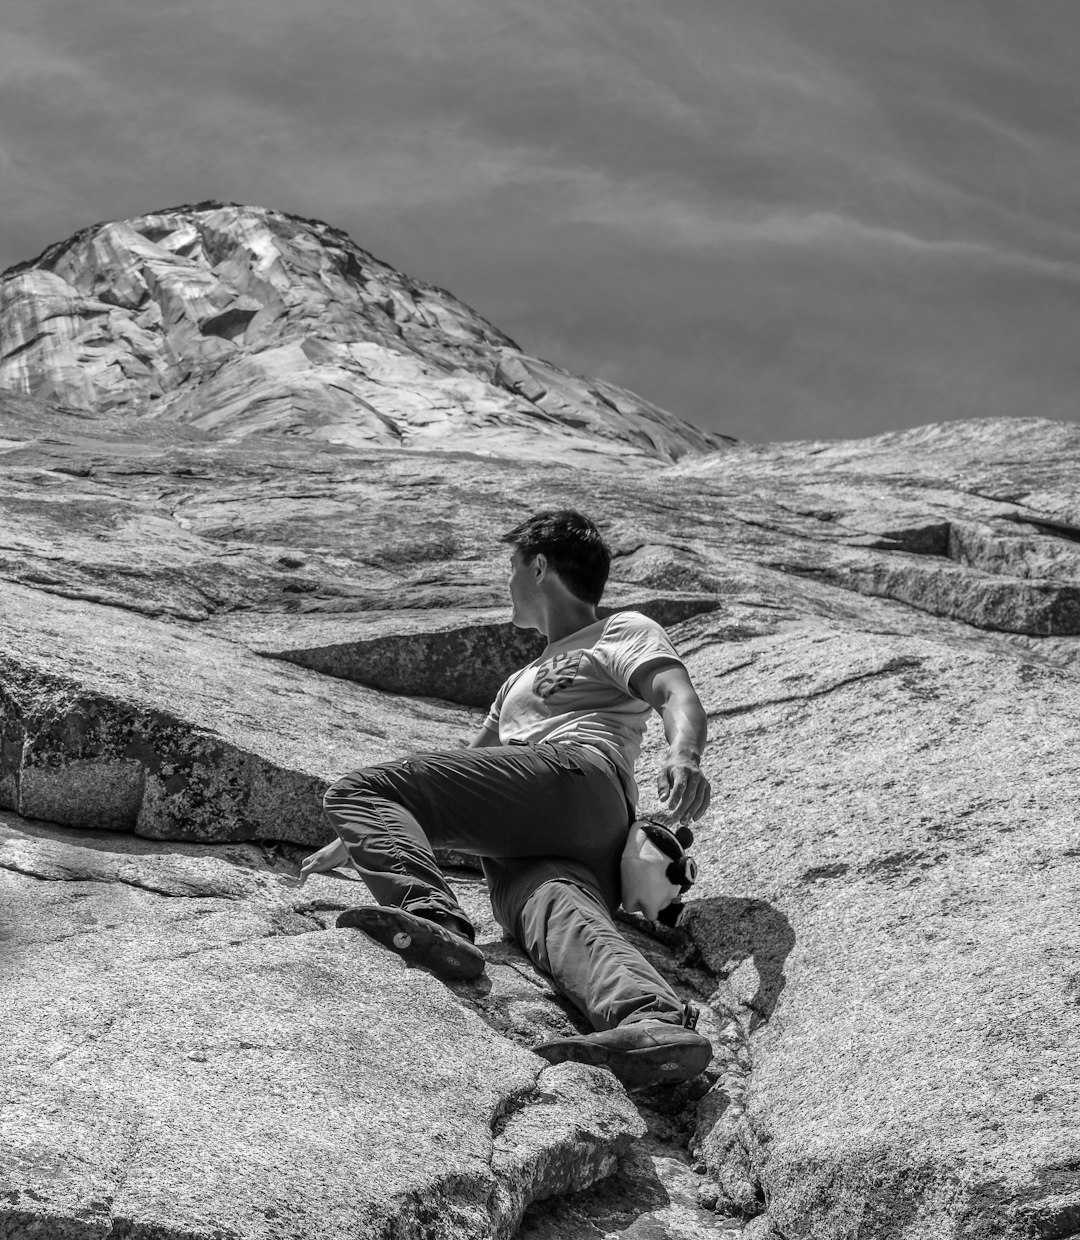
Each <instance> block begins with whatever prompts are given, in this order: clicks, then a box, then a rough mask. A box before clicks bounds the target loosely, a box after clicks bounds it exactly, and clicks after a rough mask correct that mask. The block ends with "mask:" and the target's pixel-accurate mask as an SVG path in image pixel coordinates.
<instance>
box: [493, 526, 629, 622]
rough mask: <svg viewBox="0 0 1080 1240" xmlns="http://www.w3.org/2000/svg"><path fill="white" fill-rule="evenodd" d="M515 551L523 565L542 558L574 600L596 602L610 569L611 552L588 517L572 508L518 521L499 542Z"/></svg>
mask: <svg viewBox="0 0 1080 1240" xmlns="http://www.w3.org/2000/svg"><path fill="white" fill-rule="evenodd" d="M500 541H502V542H504V543H509V544H510V545H511V546H512V547H514V548H516V551H517V558H518V559H519V560H520V562H521V563H522V564H524V565H529V564H532V563H533V562H534V561H536V559H537V556H542V557H543V558H544V561H545V562H546V565H547V568H548V569H549V570H551V571H554V573H555V574H556V575H557V576H558V578H559V580H560V581H561V582H562V584H563V585H564V586H565V587H566V588H567V590H569V591H570V593H571V594H572V595H573V596H574V597H575V598H577V599H580V600H581V601H582V602H584V603H589V604H590V605H592V606H595V605H596V604H597V603H599V602H600V596H601V595H602V594H603V593H604V586H605V585H606V584H607V578H608V570H609V569H610V567H611V552H610V550H609V549H608V546H607V544H606V543H605V542H604V540H603V538H602V537H601V536H600V531H599V530H598V529H597V528H596V526H595V524H594V523H593V522H592V521H590V520H589V518H588V517H586V516H583V515H582V514H581V513H580V512H575V511H574V510H573V509H572V508H551V509H546V510H545V511H544V512H538V513H536V514H535V516H532V517H530V518H529V519H528V520H527V521H522V523H521V524H520V525H518V526H515V527H514V529H512V530H510V532H509V533H507V534H504V535H503V536H502V539H501V540H500Z"/></svg>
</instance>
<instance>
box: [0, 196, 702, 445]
mask: <svg viewBox="0 0 1080 1240" xmlns="http://www.w3.org/2000/svg"><path fill="white" fill-rule="evenodd" d="M0 340H2V341H3V346H2V352H0V386H3V387H9V388H12V389H14V390H17V391H23V392H27V393H29V394H31V395H35V396H41V397H45V398H48V399H50V400H55V401H58V402H60V403H62V404H64V405H66V406H68V407H70V408H73V409H92V410H102V409H111V408H115V409H118V410H123V411H125V412H126V413H128V414H131V415H136V416H140V417H146V418H160V419H164V420H168V421H175V422H180V423H183V424H185V425H190V426H195V427H199V428H200V429H203V430H208V431H223V432H225V433H226V434H228V435H229V436H231V437H239V436H246V435H251V434H257V433H265V432H272V433H277V434H289V435H297V436H303V437H313V438H316V439H322V440H326V441H328V442H330V443H340V444H348V445H350V446H353V447H364V448H366V447H373V446H380V447H387V446H389V447H401V446H408V445H412V446H416V447H420V446H424V447H432V448H448V449H455V450H460V449H462V448H466V449H472V450H474V451H485V452H488V453H492V452H494V453H501V454H506V453H510V454H512V455H516V456H519V457H520V456H523V455H528V456H533V455H535V456H540V457H549V456H556V457H561V458H564V459H565V458H567V457H568V456H569V457H571V458H573V457H575V456H580V457H581V458H582V459H585V460H592V459H595V458H597V456H599V457H600V458H601V459H605V458H606V459H608V460H609V461H611V462H613V463H615V462H618V461H620V460H626V459H635V458H642V457H644V458H648V459H652V460H662V461H670V460H675V459H677V458H679V457H681V456H683V455H685V454H686V453H687V452H692V451H701V450H702V449H705V448H708V447H718V446H719V445H720V443H721V442H722V440H721V438H719V437H717V436H713V435H709V434H706V433H705V432H702V431H698V430H696V429H695V428H694V427H691V426H689V425H687V424H685V423H681V422H679V421H678V420H677V419H675V418H673V417H671V416H670V414H666V413H664V412H663V410H661V409H658V408H657V407H656V406H655V405H650V404H649V403H648V402H647V401H643V400H641V399H640V398H639V397H637V396H634V395H633V393H631V392H627V391H624V390H623V389H621V388H617V387H614V386H612V385H611V384H607V383H601V382H599V381H596V380H587V379H582V378H580V377H578V376H576V375H572V374H569V373H568V372H567V371H563V370H560V369H559V368H558V367H557V366H552V365H551V364H550V363H548V362H544V361H541V360H540V359H539V358H535V357H529V356H528V355H527V354H524V353H522V352H521V350H520V349H519V348H518V347H517V346H516V345H515V344H514V342H513V341H512V340H510V339H509V338H508V337H507V336H505V335H503V333H502V332H500V331H498V330H497V329H496V328H494V327H492V326H491V324H489V323H486V322H485V321H484V320H483V319H482V318H480V317H479V315H477V314H475V313H474V312H473V311H471V310H470V309H469V308H468V307H467V306H465V305H463V304H462V303H461V302H459V301H458V300H457V299H456V298H455V297H452V296H451V295H450V294H449V293H447V292H445V291H444V290H442V289H438V288H433V287H432V286H431V285H427V284H423V283H421V282H420V281H417V280H412V279H409V277H407V276H403V275H401V274H400V273H399V272H397V271H395V270H394V269H393V268H392V267H388V266H387V265H386V264H385V263H381V262H379V261H378V259H376V258H374V257H373V256H372V255H370V254H368V253H366V252H365V251H363V250H361V249H359V248H358V247H357V246H356V245H355V244H354V243H353V242H352V241H351V240H350V238H349V237H347V236H346V235H345V234H344V233H341V232H339V231H337V230H336V229H333V228H330V227H329V226H328V225H326V224H323V223H320V222H319V221H318V220H301V219H297V218H296V217H294V216H289V215H283V214H282V213H281V212H279V211H266V210H263V209H261V208H257V207H238V206H235V205H232V204H228V203H219V202H211V203H201V204H199V205H198V206H193V207H177V208H173V209H171V210H167V211H160V212H155V213H153V214H151V215H145V216H142V217H140V218H139V219H135V220H125V221H122V222H119V223H112V224H101V225H97V226H95V227H93V228H89V229H87V230H85V231H84V232H82V233H79V234H78V235H77V236H75V237H72V238H70V239H69V240H68V241H65V242H62V243H61V244H59V245H55V246H51V247H50V248H49V249H48V250H46V251H45V253H44V254H42V255H41V256H40V257H39V258H37V259H35V260H34V261H33V262H30V263H25V264H21V265H20V266H17V267H15V268H13V269H11V270H10V271H8V272H7V273H6V274H5V275H4V277H3V280H2V282H0Z"/></svg>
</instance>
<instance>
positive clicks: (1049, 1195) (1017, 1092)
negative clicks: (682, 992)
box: [690, 630, 1080, 1240]
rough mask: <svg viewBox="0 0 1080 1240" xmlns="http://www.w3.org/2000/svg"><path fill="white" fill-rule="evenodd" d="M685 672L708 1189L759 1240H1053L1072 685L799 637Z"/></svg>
mask: <svg viewBox="0 0 1080 1240" xmlns="http://www.w3.org/2000/svg"><path fill="white" fill-rule="evenodd" d="M717 662H718V663H719V660H718V661H717ZM691 666H692V668H693V670H694V671H695V673H696V677H697V679H698V680H699V681H700V682H701V683H703V684H704V685H705V686H706V690H707V691H708V690H709V689H710V688H711V687H712V686H715V689H713V692H712V693H710V697H711V704H712V707H713V709H714V712H715V724H714V738H715V739H714V744H715V746H716V750H717V754H718V755H720V754H722V755H723V758H722V766H723V771H722V774H719V773H718V776H719V777H718V779H717V784H716V789H715V799H714V810H713V812H712V814H711V815H710V818H709V825H708V826H707V827H706V828H705V829H702V830H699V832H698V839H697V843H696V845H695V852H696V855H697V857H698V861H699V865H701V867H702V878H701V879H700V881H699V884H698V888H697V893H698V895H697V900H696V902H695V903H694V905H693V914H692V916H693V920H692V924H691V927H690V932H691V934H692V936H693V938H694V940H695V942H696V943H697V945H698V947H699V948H700V950H701V952H702V955H703V958H704V961H705V963H706V964H707V965H708V966H709V967H710V968H711V969H712V970H713V971H714V972H715V973H716V974H718V975H719V976H720V977H721V978H723V979H726V985H727V986H728V987H730V988H731V990H732V991H733V992H734V995H735V998H736V999H737V1000H738V1002H739V1003H740V1004H741V1005H743V1006H742V1011H743V1015H742V1017H741V1020H740V1021H738V1022H734V1023H733V1024H732V1025H731V1026H730V1027H729V1029H728V1045H729V1047H730V1051H731V1064H732V1067H731V1070H730V1071H729V1073H728V1078H727V1079H726V1080H724V1081H722V1082H721V1083H720V1085H719V1086H718V1087H717V1089H716V1090H715V1091H714V1093H713V1095H712V1096H711V1098H710V1099H709V1100H708V1101H707V1105H706V1106H705V1107H704V1108H703V1111H702V1115H701V1118H700V1121H699V1123H700V1128H701V1135H702V1149H703V1155H704V1157H705V1159H706V1161H707V1162H708V1163H709V1165H710V1169H711V1170H712V1171H713V1173H714V1174H715V1176H716V1178H717V1180H718V1181H719V1183H720V1185H721V1186H722V1188H723V1192H724V1194H725V1195H726V1196H727V1198H728V1199H729V1200H730V1201H731V1202H732V1203H733V1204H734V1203H738V1204H741V1205H742V1206H743V1207H744V1208H750V1209H754V1208H761V1207H763V1206H765V1207H767V1214H768V1219H769V1220H770V1223H771V1224H772V1225H773V1226H775V1228H776V1229H777V1233H778V1234H780V1235H785V1236H790V1235H802V1234H810V1235H814V1236H820V1237H837V1238H839V1237H841V1236H852V1235H858V1236H881V1237H892V1236H903V1237H908V1236H910V1237H916V1236H918V1237H922V1236H930V1235H935V1236H936V1235H951V1236H959V1237H965V1238H966V1240H967V1238H974V1237H980V1238H981V1237H986V1238H987V1240H989V1238H990V1237H997V1236H1013V1235H1015V1236H1026V1235H1045V1236H1055V1235H1067V1234H1071V1232H1072V1231H1074V1230H1075V1229H1076V1228H1075V1222H1076V1218H1077V1212H1078V1211H1080V1180H1078V1179H1077V1175H1076V1166H1077V1150H1078V1148H1080V1147H1078V1143H1080V1128H1078V1126H1077V1121H1076V1112H1075V1099H1076V1092H1075V1091H1076V1081H1077V1079H1078V1074H1080V1051H1078V1047H1080V1040H1078V1034H1080V1008H1078V1006H1077V1003H1076V995H1075V991H1076V981H1075V977H1074V973H1075V968H1074V962H1075V957H1074V955H1073V950H1074V949H1073V947H1072V946H1071V944H1072V941H1073V934H1074V931H1073V929H1072V924H1073V921H1074V916H1073V913H1072V912H1070V910H1075V908H1076V907H1078V906H1080V904H1078V902H1080V850H1078V849H1077V845H1076V809H1075V790H1076V787H1077V785H1078V781H1080V762H1078V759H1077V757H1076V754H1077V752H1080V750H1078V749H1077V743H1078V741H1080V724H1078V720H1080V682H1077V681H1076V680H1075V679H1073V678H1070V677H1062V676H1061V674H1060V673H1058V672H1056V671H1054V670H1052V669H1045V668H1034V667H1031V666H1026V665H1025V666H1019V667H1018V666H1016V665H1015V663H1013V662H1012V661H1011V660H1009V659H1007V658H1002V657H999V656H997V655H996V654H995V655H990V654H984V653H977V654H975V653H972V654H970V655H966V656H958V654H957V652H956V651H955V650H951V649H949V648H948V647H945V646H942V645H940V644H937V643H932V642H926V641H923V640H919V639H900V640H897V639H893V640H891V641H888V642H885V641H882V639H880V638H874V637H868V636H867V637H861V638H860V637H856V636H855V635H853V634H851V633H850V632H846V633H845V632H832V633H829V632H828V631H816V632H815V631H812V630H811V631H804V632H803V633H791V634H789V635H787V636H785V637H783V638H780V637H777V638H757V639H752V640H751V641H749V642H747V643H745V644H744V646H743V647H742V648H741V649H740V650H739V651H738V653H736V652H735V651H734V650H732V651H730V653H729V654H728V656H727V662H726V664H723V663H719V666H715V665H714V667H712V668H710V666H709V664H708V663H707V662H705V661H703V660H702V657H701V656H700V655H698V656H694V657H692V659H691ZM721 686H722V687H723V701H722V703H717V698H716V691H715V690H716V689H719V688H720V687H721ZM779 689H783V690H784V691H783V692H778V690H779ZM718 760H719V758H718ZM736 1010H738V1009H736ZM740 1026H741V1029H740ZM740 1057H741V1069H740Z"/></svg>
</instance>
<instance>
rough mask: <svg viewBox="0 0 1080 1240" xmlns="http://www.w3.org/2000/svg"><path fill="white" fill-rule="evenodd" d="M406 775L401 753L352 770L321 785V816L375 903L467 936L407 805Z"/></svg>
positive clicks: (468, 928)
mask: <svg viewBox="0 0 1080 1240" xmlns="http://www.w3.org/2000/svg"><path fill="white" fill-rule="evenodd" d="M410 775H411V770H410V767H409V760H408V759H407V758H406V759H404V760H403V761H401V762H397V763H383V764H382V765H380V766H373V767H365V768H363V769H362V770H359V771H353V772H352V773H351V774H349V775H345V776H344V777H343V778H341V779H339V780H337V782H336V783H334V784H332V785H331V786H330V788H329V789H328V790H327V792H326V795H325V797H324V798H323V807H324V809H325V810H326V816H327V818H328V819H329V820H330V825H331V826H332V827H333V829H334V831H335V832H336V834H337V836H338V839H339V840H340V841H341V843H342V844H343V845H344V846H345V848H346V850H347V852H348V854H349V861H350V862H351V864H352V867H353V869H355V870H356V872H357V873H358V874H359V875H360V877H361V878H362V879H363V880H364V882H365V884H366V885H367V888H368V890H369V891H370V892H371V894H372V895H373V896H374V897H375V900H376V901H377V903H378V904H379V905H382V906H385V907H394V908H404V909H406V910H408V911H409V912H410V913H412V914H413V915H415V916H418V917H424V918H427V919H428V920H430V921H434V922H438V923H440V924H443V925H445V926H447V928H448V929H451V930H453V931H454V932H455V933H457V934H462V935H464V936H465V937H466V938H467V939H469V941H470V942H471V941H472V940H473V939H474V938H475V933H474V931H473V927H472V923H471V922H470V921H469V919H468V917H467V916H466V914H465V912H464V910H463V909H462V908H461V906H460V905H459V904H458V901H457V897H456V896H455V895H454V893H453V891H452V889H451V887H450V885H449V883H447V881H446V879H445V877H444V876H443V873H442V870H440V869H439V865H438V863H437V862H436V860H435V856H434V853H433V852H432V850H431V844H430V842H429V841H428V838H427V835H426V834H425V832H424V829H423V827H421V825H420V823H419V821H418V819H417V817H416V815H415V814H414V813H413V812H412V810H411V808H410V802H413V803H414V804H415V801H416V793H417V791H418V790H417V789H415V787H413V786H412V785H413V784H414V783H415V781H413V780H411V779H410Z"/></svg>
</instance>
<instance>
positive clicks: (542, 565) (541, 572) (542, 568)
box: [532, 551, 548, 585]
mask: <svg viewBox="0 0 1080 1240" xmlns="http://www.w3.org/2000/svg"><path fill="white" fill-rule="evenodd" d="M547 569H548V562H547V556H546V555H545V554H544V553H543V552H542V551H538V552H537V553H536V556H535V558H534V559H533V562H532V570H533V575H534V576H535V577H536V584H537V585H539V584H540V582H541V581H543V580H544V578H545V577H546V576H547Z"/></svg>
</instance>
